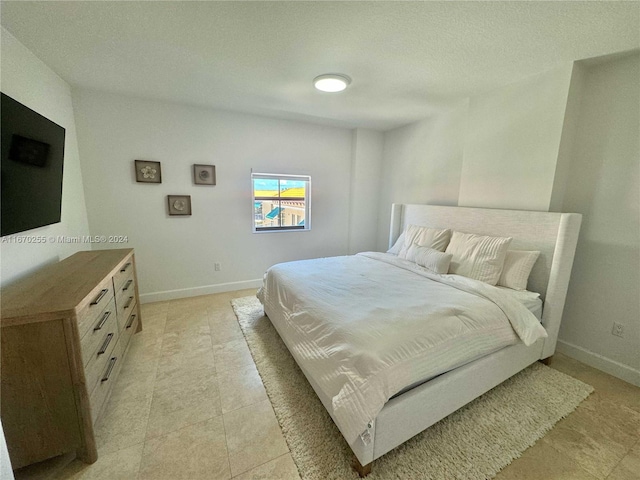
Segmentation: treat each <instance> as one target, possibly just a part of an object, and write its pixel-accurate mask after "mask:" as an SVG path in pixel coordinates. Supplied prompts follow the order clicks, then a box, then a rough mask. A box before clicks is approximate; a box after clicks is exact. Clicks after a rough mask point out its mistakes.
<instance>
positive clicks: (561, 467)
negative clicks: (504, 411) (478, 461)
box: [374, 441, 603, 480]
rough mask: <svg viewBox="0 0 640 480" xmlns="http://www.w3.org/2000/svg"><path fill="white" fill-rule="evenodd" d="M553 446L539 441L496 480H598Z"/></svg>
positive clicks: (507, 467)
mask: <svg viewBox="0 0 640 480" xmlns="http://www.w3.org/2000/svg"><path fill="white" fill-rule="evenodd" d="M374 468H375V464H374ZM600 478H603V477H594V476H593V475H591V474H590V473H588V472H587V471H585V470H584V469H583V468H581V466H580V464H578V463H577V462H575V461H574V460H573V459H572V458H571V457H570V456H566V455H563V454H562V453H560V452H558V451H557V450H556V449H555V448H553V447H552V446H549V445H548V444H546V443H544V442H541V441H538V443H536V444H535V445H534V446H533V447H531V448H529V449H527V450H526V451H525V452H524V453H523V455H522V456H521V457H520V458H517V459H515V460H514V461H513V462H512V463H511V464H510V465H507V466H506V467H505V468H504V469H502V470H501V471H500V472H499V473H498V475H496V477H495V480H546V479H549V480H551V479H554V480H598V479H600Z"/></svg>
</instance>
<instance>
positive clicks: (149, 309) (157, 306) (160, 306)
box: [140, 302, 169, 315]
mask: <svg viewBox="0 0 640 480" xmlns="http://www.w3.org/2000/svg"><path fill="white" fill-rule="evenodd" d="M168 308H169V303H168V302H153V303H141V304H140V311H141V312H142V314H143V315H160V314H163V313H167V309H168Z"/></svg>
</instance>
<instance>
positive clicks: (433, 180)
mask: <svg viewBox="0 0 640 480" xmlns="http://www.w3.org/2000/svg"><path fill="white" fill-rule="evenodd" d="M467 108H468V102H467V101H466V100H464V101H461V102H459V103H458V104H456V105H454V106H452V107H451V108H450V109H447V110H443V111H441V112H439V113H438V114H436V115H434V116H432V117H430V118H427V119H425V120H422V121H420V122H416V123H412V124H409V125H406V126H404V127H400V128H396V129H394V130H390V131H388V132H385V134H384V153H383V165H382V178H381V182H380V185H381V188H380V195H379V199H378V211H379V214H380V216H379V220H378V249H379V250H383V251H384V250H387V248H388V242H389V220H390V217H391V204H392V203H431V204H434V205H456V204H457V202H458V193H459V189H460V169H461V166H462V153H463V143H464V136H465V131H466V122H467V118H466V117H467Z"/></svg>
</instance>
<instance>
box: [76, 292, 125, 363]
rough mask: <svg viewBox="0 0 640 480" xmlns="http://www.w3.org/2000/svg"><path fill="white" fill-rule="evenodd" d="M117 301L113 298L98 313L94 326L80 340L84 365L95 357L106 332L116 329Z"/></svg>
mask: <svg viewBox="0 0 640 480" xmlns="http://www.w3.org/2000/svg"><path fill="white" fill-rule="evenodd" d="M117 323H118V322H117V320H116V302H115V300H114V299H113V298H112V299H111V300H110V301H109V303H108V304H107V305H106V307H105V308H104V310H102V312H101V314H100V315H98V318H97V320H96V321H95V323H94V325H93V326H92V328H89V330H88V331H87V333H86V334H85V335H84V337H82V339H81V340H80V349H81V350H82V359H83V362H82V364H83V365H86V364H87V363H89V360H91V358H93V356H94V354H95V353H96V352H97V351H98V348H100V345H102V342H103V341H104V337H105V332H112V331H113V330H114V329H116V328H117V327H116V325H117Z"/></svg>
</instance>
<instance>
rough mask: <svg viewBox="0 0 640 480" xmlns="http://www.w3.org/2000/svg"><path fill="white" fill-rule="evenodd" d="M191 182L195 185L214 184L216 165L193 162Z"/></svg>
mask: <svg viewBox="0 0 640 480" xmlns="http://www.w3.org/2000/svg"><path fill="white" fill-rule="evenodd" d="M193 182H194V183H195V184H196V185H215V184H216V166H215V165H198V164H195V165H194V166H193Z"/></svg>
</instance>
